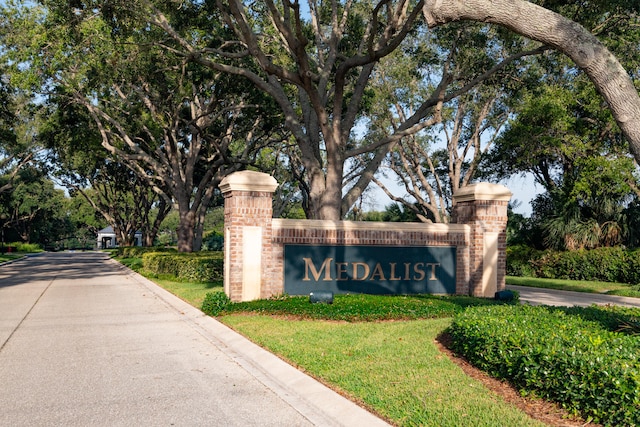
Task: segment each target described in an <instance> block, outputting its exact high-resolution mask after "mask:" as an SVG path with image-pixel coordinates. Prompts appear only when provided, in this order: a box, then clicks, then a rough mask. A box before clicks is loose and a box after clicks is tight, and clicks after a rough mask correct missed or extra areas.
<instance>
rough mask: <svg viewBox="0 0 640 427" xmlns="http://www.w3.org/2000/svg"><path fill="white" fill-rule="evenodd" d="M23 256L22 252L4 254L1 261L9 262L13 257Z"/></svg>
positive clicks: (0, 258)
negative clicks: (18, 253)
mask: <svg viewBox="0 0 640 427" xmlns="http://www.w3.org/2000/svg"><path fill="white" fill-rule="evenodd" d="M21 256H23V255H22V254H20V255H16V254H12V255H9V254H2V255H0V263H3V262H7V261H11V260H12V259H16V258H20V257H21Z"/></svg>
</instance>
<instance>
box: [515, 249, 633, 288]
mask: <svg viewBox="0 0 640 427" xmlns="http://www.w3.org/2000/svg"><path fill="white" fill-rule="evenodd" d="M507 274H508V275H511V276H530V277H540V278H547V279H569V280H594V281H602V282H617V283H629V284H637V283H640V250H637V249H634V250H628V249H625V248H621V247H615V248H598V249H592V250H577V251H566V252H557V251H536V250H534V249H530V248H527V247H526V246H515V247H509V248H507Z"/></svg>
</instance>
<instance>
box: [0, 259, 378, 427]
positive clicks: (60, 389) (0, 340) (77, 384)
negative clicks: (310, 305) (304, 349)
mask: <svg viewBox="0 0 640 427" xmlns="http://www.w3.org/2000/svg"><path fill="white" fill-rule="evenodd" d="M0 384H2V385H1V386H0V408H2V409H1V410H0V426H33V425H39V426H48V425H65V426H102V425H104V426H131V425H145V426H155V425H178V426H180V425H183V426H200V425H202V426H204V425H207V426H283V425H287V426H305V425H318V426H364V425H366V426H376V425H387V424H386V423H384V422H383V421H382V420H380V419H379V418H377V417H375V416H373V415H372V414H370V413H369V412H367V411H365V410H364V409H362V408H360V407H359V406H357V405H356V404H354V403H352V402H351V401H349V400H347V399H345V398H343V397H342V396H340V395H338V394H337V393H335V392H333V391H332V390H330V389H328V388H327V387H325V386H323V385H322V384H320V383H319V382H317V381H315V380H313V379H312V378H310V377H308V376H307V375H304V374H303V373H302V372H300V371H298V370H297V369H295V368H293V367H291V366H290V365H288V364H286V363H284V362H283V361H282V360H281V359H279V358H277V357H276V356H274V355H272V354H271V353H269V352H267V351H265V350H263V349H262V348H260V347H259V346H256V345H255V344H253V343H251V342H250V341H248V340H246V339H245V338H243V337H242V336H240V335H239V334H237V333H235V332H233V331H232V330H230V329H229V328H227V327H225V326H224V325H222V324H221V323H219V322H217V321H216V320H215V319H212V318H210V317H208V316H205V315H204V314H203V313H202V312H200V311H199V310H197V309H195V308H193V307H191V306H190V305H188V304H187V303H185V302H183V301H182V300H180V299H179V298H177V297H175V296H173V295H172V294H170V293H168V292H166V291H164V290H163V289H161V288H159V287H158V286H156V285H155V284H154V283H152V282H150V281H148V280H146V279H144V278H143V277H142V276H140V275H138V274H135V273H133V272H131V271H130V270H128V269H126V268H124V267H122V266H121V265H120V264H118V263H117V262H115V261H112V260H109V259H108V257H106V256H105V255H104V254H102V253H91V252H87V253H64V254H63V253H58V254H43V255H41V256H38V257H29V258H27V259H24V260H21V261H18V262H14V263H12V264H10V265H4V266H2V267H0Z"/></svg>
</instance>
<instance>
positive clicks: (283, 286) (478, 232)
mask: <svg viewBox="0 0 640 427" xmlns="http://www.w3.org/2000/svg"><path fill="white" fill-rule="evenodd" d="M277 185H278V184H277V182H276V180H275V179H274V178H273V177H271V176H269V175H267V174H264V173H260V172H253V171H242V172H236V173H233V174H231V175H229V176H228V177H226V178H225V179H224V180H223V181H222V183H221V184H220V189H221V191H222V193H223V195H224V197H225V205H224V206H225V218H224V220H225V225H224V230H225V231H224V233H225V236H224V237H225V238H224V244H225V263H224V268H225V271H224V290H225V292H226V294H227V295H228V296H229V298H230V299H231V300H232V301H250V300H254V299H260V298H269V297H271V296H275V295H281V294H285V293H286V294H289V295H309V293H311V292H316V291H331V292H334V293H372V294H415V293H433V294H457V295H473V296H480V297H493V296H494V295H495V292H497V291H500V290H503V289H504V287H505V281H504V279H505V266H506V254H505V249H506V226H507V204H508V202H509V200H510V198H511V192H510V191H509V190H508V189H507V188H506V187H504V186H502V185H497V184H489V183H478V184H473V185H471V186H468V187H465V188H464V189H462V190H460V191H458V192H457V193H456V194H454V196H453V197H454V202H455V208H454V212H453V220H454V222H455V223H453V224H428V223H379V222H359V221H322V220H288V219H274V218H272V197H273V192H274V191H275V189H276V188H277Z"/></svg>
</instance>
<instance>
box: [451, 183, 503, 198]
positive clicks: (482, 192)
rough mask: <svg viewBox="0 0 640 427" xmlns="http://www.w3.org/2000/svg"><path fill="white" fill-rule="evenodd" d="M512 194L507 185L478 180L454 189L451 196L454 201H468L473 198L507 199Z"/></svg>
mask: <svg viewBox="0 0 640 427" xmlns="http://www.w3.org/2000/svg"><path fill="white" fill-rule="evenodd" d="M512 195H513V194H512V193H511V191H509V189H508V188H507V187H505V186H504V185H500V184H491V183H489V182H478V183H476V184H471V185H468V186H466V187H464V188H461V189H460V190H458V191H456V193H455V194H454V195H453V198H454V199H455V200H456V202H470V201H473V200H499V201H507V202H508V201H509V200H511V196H512Z"/></svg>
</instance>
